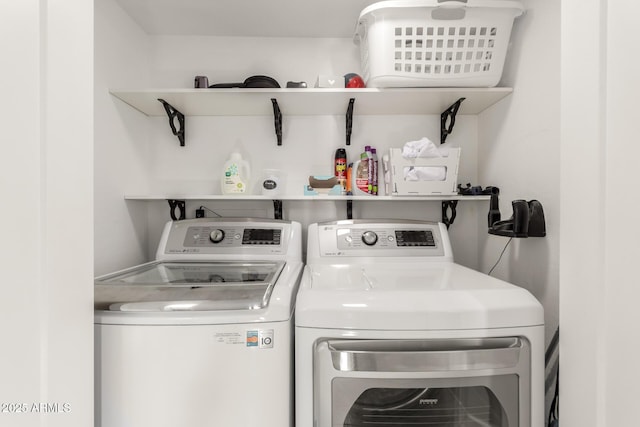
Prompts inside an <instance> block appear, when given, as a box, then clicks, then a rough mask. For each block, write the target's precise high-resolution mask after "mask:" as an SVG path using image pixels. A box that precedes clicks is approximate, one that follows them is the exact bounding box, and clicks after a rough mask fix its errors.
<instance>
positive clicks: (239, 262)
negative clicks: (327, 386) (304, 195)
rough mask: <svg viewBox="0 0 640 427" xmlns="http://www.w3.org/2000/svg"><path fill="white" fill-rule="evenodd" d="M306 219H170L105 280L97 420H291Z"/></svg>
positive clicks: (118, 426) (120, 426)
mask: <svg viewBox="0 0 640 427" xmlns="http://www.w3.org/2000/svg"><path fill="white" fill-rule="evenodd" d="M301 249H302V248H301V227H300V224H299V223H296V222H287V221H276V220H249V219H225V218H220V219H208V218H207V219H199V220H184V221H176V222H169V223H168V224H167V225H166V227H165V228H164V231H163V234H162V238H161V241H160V245H159V247H158V251H157V255H156V261H154V262H150V263H147V264H143V265H140V266H137V267H133V268H130V269H126V270H123V271H120V272H116V273H113V274H109V275H106V276H102V277H99V278H97V279H96V281H95V372H96V378H95V403H96V411H95V413H96V417H95V418H96V419H95V425H96V426H97V427H138V426H154V427H175V426H182V427H204V426H225V427H248V426H251V427H282V426H292V425H293V407H292V402H293V324H292V314H293V309H294V302H295V295H296V292H297V288H298V284H299V280H300V276H301V273H302V269H303V263H302V251H301Z"/></svg>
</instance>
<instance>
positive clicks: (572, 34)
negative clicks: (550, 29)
mask: <svg viewBox="0 0 640 427" xmlns="http://www.w3.org/2000/svg"><path fill="white" fill-rule="evenodd" d="M638 12H640V5H638V3H637V2H634V1H617V2H614V1H606V0H589V1H582V0H581V1H577V0H565V1H564V2H563V4H562V18H563V19H562V117H563V122H562V141H563V144H562V199H563V204H562V217H561V223H562V229H561V232H562V240H561V246H560V254H561V257H562V269H561V275H560V278H561V284H562V286H561V294H560V297H561V299H560V301H561V307H560V314H561V317H560V324H561V327H562V342H561V353H560V354H561V364H562V367H563V369H562V372H561V381H562V388H561V391H560V394H561V402H562V408H561V411H562V417H563V426H564V425H568V426H598V427H608V426H614V425H620V426H627V425H636V424H637V410H636V408H637V404H636V402H637V394H638V393H637V391H636V390H637V384H638V381H639V380H640V367H639V366H638V363H637V356H636V355H637V354H638V349H639V346H638V340H637V336H638V324H639V323H640V315H639V312H638V309H637V301H638V298H639V297H640V291H639V289H638V279H637V268H636V264H637V254H638V249H637V244H638V240H639V239H640V233H639V232H638V228H637V227H635V222H636V218H637V215H636V212H638V208H639V207H640V206H639V205H640V203H638V202H637V199H636V198H634V197H633V194H632V193H633V192H632V191H629V190H631V189H632V188H633V186H634V185H635V182H636V180H637V159H638V158H639V156H640V149H639V147H638V144H637V143H635V141H634V139H635V135H636V133H637V130H636V125H637V117H636V116H637V114H636V112H637V98H638V94H639V93H640V84H639V83H638V79H637V76H638V72H639V71H640V70H639V64H638V61H637V59H636V58H635V57H634V56H633V55H632V54H631V53H632V52H631V51H630V50H629V47H631V46H634V45H637V43H638V41H639V37H638V35H637V31H636V27H637V22H636V21H637V20H636V17H637V16H638ZM578 16H579V17H580V19H575V17H578ZM565 418H566V419H567V422H565V421H564V419H565Z"/></svg>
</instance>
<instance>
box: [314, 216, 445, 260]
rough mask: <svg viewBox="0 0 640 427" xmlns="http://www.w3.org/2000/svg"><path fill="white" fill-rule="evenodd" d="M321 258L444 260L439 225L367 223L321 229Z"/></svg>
mask: <svg viewBox="0 0 640 427" xmlns="http://www.w3.org/2000/svg"><path fill="white" fill-rule="evenodd" d="M318 241H319V244H320V255H321V256H390V257H400V256H443V255H444V249H443V245H442V242H443V240H442V234H441V230H440V227H439V225H438V224H437V223H431V222H420V221H416V222H406V223H387V222H380V223H377V222H372V221H367V220H362V221H353V222H336V223H326V224H319V225H318Z"/></svg>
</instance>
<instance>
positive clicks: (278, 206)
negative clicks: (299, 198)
mask: <svg viewBox="0 0 640 427" xmlns="http://www.w3.org/2000/svg"><path fill="white" fill-rule="evenodd" d="M273 218H274V219H282V200H274V201H273Z"/></svg>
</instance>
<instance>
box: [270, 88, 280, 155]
mask: <svg viewBox="0 0 640 427" xmlns="http://www.w3.org/2000/svg"><path fill="white" fill-rule="evenodd" d="M271 104H273V125H274V126H275V128H276V138H277V139H278V145H282V111H280V107H279V106H278V100H277V99H275V98H271Z"/></svg>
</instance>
